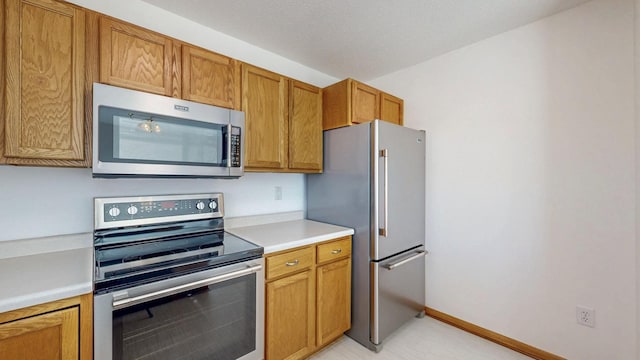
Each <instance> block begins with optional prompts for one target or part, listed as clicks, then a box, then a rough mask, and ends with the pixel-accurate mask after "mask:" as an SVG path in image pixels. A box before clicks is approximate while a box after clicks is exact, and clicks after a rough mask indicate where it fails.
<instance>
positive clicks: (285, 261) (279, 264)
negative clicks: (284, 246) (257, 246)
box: [266, 247, 313, 279]
mask: <svg viewBox="0 0 640 360" xmlns="http://www.w3.org/2000/svg"><path fill="white" fill-rule="evenodd" d="M266 261H267V272H266V273H267V279H273V278H276V277H278V276H282V275H285V274H289V273H293V272H296V271H299V270H303V269H307V268H309V267H311V266H312V265H313V248H311V247H308V248H304V249H299V250H294V251H289V252H286V253H282V254H279V255H274V256H269V257H267V258H266Z"/></svg>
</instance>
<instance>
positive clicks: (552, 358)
mask: <svg viewBox="0 0 640 360" xmlns="http://www.w3.org/2000/svg"><path fill="white" fill-rule="evenodd" d="M424 311H425V313H426V314H427V315H428V316H430V317H432V318H434V319H436V320H440V321H442V322H444V323H447V324H449V325H452V326H455V327H457V328H459V329H462V330H464V331H466V332H469V333H471V334H474V335H476V336H479V337H481V338H485V339H487V340H489V341H492V342H494V343H496V344H498V345H502V346H504V347H507V348H509V349H511V350H514V351H517V352H519V353H521V354H524V355H527V356H529V357H532V358H534V359H538V360H566V359H565V358H563V357H560V356H558V355H554V354H552V353H549V352H546V351H544V350H541V349H538V348H535V347H533V346H531V345H527V344H525V343H523V342H520V341H518V340H515V339H512V338H509V337H506V336H504V335H501V334H498V333H496V332H493V331H491V330H487V329H485V328H482V327H480V326H478V325H474V324H472V323H470V322H467V321H464V320H462V319H458V318H456V317H453V316H451V315H448V314H445V313H443V312H440V311H438V310H436V309H432V308H430V307H425V308H424Z"/></svg>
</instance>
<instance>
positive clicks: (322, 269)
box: [265, 236, 351, 360]
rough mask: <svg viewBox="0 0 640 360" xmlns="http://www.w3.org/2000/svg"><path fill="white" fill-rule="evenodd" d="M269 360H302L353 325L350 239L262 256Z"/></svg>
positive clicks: (267, 356) (335, 240) (266, 351)
mask: <svg viewBox="0 0 640 360" xmlns="http://www.w3.org/2000/svg"><path fill="white" fill-rule="evenodd" d="M265 263H266V272H265V273H266V285H265V286H266V311H265V316H266V319H265V320H266V321H265V344H266V346H265V358H266V359H267V360H280V359H287V360H293V359H304V358H306V357H308V356H309V355H311V354H312V353H314V352H316V351H317V350H319V349H321V348H322V347H324V346H325V345H327V344H329V343H331V342H332V341H334V340H336V339H337V338H338V337H340V335H342V334H343V333H344V332H345V331H347V330H348V329H349V328H350V327H351V236H346V237H342V238H338V239H333V240H329V241H326V242H323V243H320V244H314V245H310V246H304V247H299V248H294V249H290V250H285V251H281V252H277V253H273V254H269V255H267V256H266V257H265Z"/></svg>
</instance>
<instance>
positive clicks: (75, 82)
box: [0, 0, 88, 166]
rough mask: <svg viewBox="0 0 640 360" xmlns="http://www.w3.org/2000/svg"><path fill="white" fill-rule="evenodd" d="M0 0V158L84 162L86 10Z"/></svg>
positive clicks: (41, 0) (34, 0)
mask: <svg viewBox="0 0 640 360" xmlns="http://www.w3.org/2000/svg"><path fill="white" fill-rule="evenodd" d="M3 3H4V16H5V19H3V20H4V21H2V22H0V23H3V26H4V29H3V30H4V34H5V44H4V45H5V47H4V49H5V50H4V51H5V53H4V55H3V57H4V59H5V67H4V74H3V78H4V79H5V81H6V82H5V83H4V84H3V85H4V95H5V96H4V104H3V113H4V114H3V116H2V119H0V127H2V128H4V129H5V133H4V134H2V133H1V132H0V135H4V136H0V142H4V148H3V149H2V150H4V153H3V157H2V159H1V162H3V163H9V164H25V165H44V166H88V155H87V151H86V150H87V149H86V148H87V143H86V141H87V140H86V137H85V134H86V129H85V113H84V111H85V96H84V90H85V11H84V10H82V9H80V8H78V7H76V6H73V5H71V4H69V3H66V2H57V1H51V0H6V1H4V2H3ZM0 65H1V64H0ZM0 94H1V93H0ZM0 151H1V150H0Z"/></svg>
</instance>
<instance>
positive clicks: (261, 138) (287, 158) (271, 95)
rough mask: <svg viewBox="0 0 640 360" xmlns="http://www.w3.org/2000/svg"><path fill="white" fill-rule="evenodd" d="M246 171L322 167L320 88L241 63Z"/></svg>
mask: <svg viewBox="0 0 640 360" xmlns="http://www.w3.org/2000/svg"><path fill="white" fill-rule="evenodd" d="M242 111H244V112H245V128H246V130H245V132H246V136H245V139H246V140H245V170H246V171H271V172H301V173H305V172H313V173H317V172H321V171H322V123H321V121H322V120H321V119H322V117H321V116H322V115H321V114H322V90H321V89H320V88H317V87H315V86H312V85H309V84H305V83H303V82H300V81H296V80H292V79H288V78H286V77H284V76H282V75H279V74H276V73H273V72H271V71H268V70H264V69H261V68H258V67H255V66H252V65H249V64H242Z"/></svg>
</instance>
